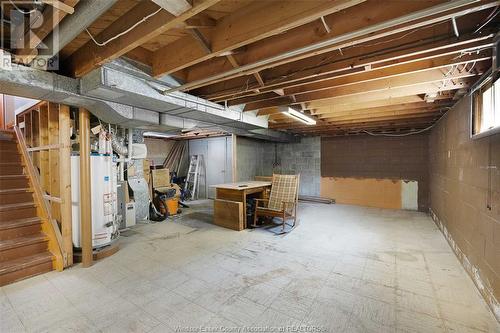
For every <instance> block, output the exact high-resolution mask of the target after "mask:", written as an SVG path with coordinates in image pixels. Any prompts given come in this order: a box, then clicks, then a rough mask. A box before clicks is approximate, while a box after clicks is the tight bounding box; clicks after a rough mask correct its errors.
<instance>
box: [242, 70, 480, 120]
mask: <svg viewBox="0 0 500 333" xmlns="http://www.w3.org/2000/svg"><path fill="white" fill-rule="evenodd" d="M479 74H481V72H480V73H477V74H476V73H468V72H465V71H464V72H463V73H459V72H456V73H452V74H450V75H448V76H445V73H444V72H443V71H442V70H439V69H433V70H429V71H424V72H419V73H413V74H408V75H402V76H398V77H393V78H382V79H379V80H374V81H371V82H364V83H360V84H353V85H349V86H341V87H334V88H330V89H325V90H320V91H315V92H310V93H304V94H297V95H294V99H293V100H292V99H291V98H290V97H288V96H285V97H278V98H273V99H268V100H264V101H258V102H252V103H248V104H246V105H245V108H244V111H251V110H258V109H261V108H269V107H277V106H284V105H290V104H300V103H309V102H313V101H319V100H332V101H334V100H340V99H342V98H345V97H353V96H354V97H356V96H357V100H354V101H357V102H361V101H363V96H366V95H367V94H369V93H378V94H387V96H384V97H383V99H385V98H389V97H401V96H409V95H416V94H425V93H428V92H437V91H443V90H451V89H457V87H461V86H464V83H463V82H461V80H462V79H467V78H470V77H474V76H476V75H479ZM445 81H446V82H448V81H455V82H456V84H454V83H450V84H448V85H446V84H445V83H443V82H445ZM424 87H425V88H424ZM426 89H429V90H426ZM415 91H417V92H415ZM392 93H396V95H392ZM398 93H403V94H404V95H399V94H398ZM382 96H383V95H382Z"/></svg>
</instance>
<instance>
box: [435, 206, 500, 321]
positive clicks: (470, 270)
mask: <svg viewBox="0 0 500 333" xmlns="http://www.w3.org/2000/svg"><path fill="white" fill-rule="evenodd" d="M429 213H430V215H431V218H432V220H433V221H434V223H436V225H437V227H438V228H439V230H441V232H442V234H443V236H444V238H445V239H446V241H447V242H448V244H449V245H450V247H451V249H452V250H453V252H454V253H455V255H456V256H457V258H458V260H459V261H460V263H461V264H462V266H463V267H464V269H465V271H466V272H467V274H469V276H470V278H471V279H472V281H473V282H474V284H475V285H476V288H477V289H478V290H479V292H480V293H481V295H482V296H483V298H484V300H485V301H486V304H488V306H489V308H490V309H491V311H492V312H493V315H494V316H495V318H496V319H497V321H498V322H500V303H499V302H498V300H497V299H496V298H495V295H494V294H493V290H492V289H491V287H490V286H489V284H488V283H485V281H484V280H483V279H482V277H481V272H480V271H479V268H478V267H476V266H474V265H473V264H471V262H470V260H469V258H467V256H466V255H465V253H463V252H462V250H461V249H460V248H459V247H458V245H457V243H455V241H454V240H453V237H452V236H451V234H450V233H449V232H448V229H446V226H445V225H444V224H443V222H441V220H440V219H439V217H438V216H437V215H436V214H435V213H434V212H433V211H432V209H431V208H429Z"/></svg>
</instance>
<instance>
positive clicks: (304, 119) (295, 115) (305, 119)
mask: <svg viewBox="0 0 500 333" xmlns="http://www.w3.org/2000/svg"><path fill="white" fill-rule="evenodd" d="M281 113H283V114H285V115H287V116H288V117H290V118H292V119H294V120H298V121H300V122H301V123H304V124H306V125H316V120H315V119H314V118H311V117H309V116H308V115H306V114H304V113H302V112H300V111H297V110H294V109H292V108H290V107H288V108H286V109H285V110H283V111H281Z"/></svg>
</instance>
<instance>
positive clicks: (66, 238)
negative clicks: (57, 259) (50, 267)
mask: <svg viewBox="0 0 500 333" xmlns="http://www.w3.org/2000/svg"><path fill="white" fill-rule="evenodd" d="M70 127H71V119H70V113H69V106H67V105H60V107H59V143H60V144H61V146H60V148H59V177H60V179H59V186H60V198H61V199H62V204H61V234H62V241H63V244H62V248H63V251H64V254H65V256H66V261H65V262H66V266H71V265H73V231H72V221H71V140H70V136H71V129H70Z"/></svg>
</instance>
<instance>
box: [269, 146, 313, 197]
mask: <svg viewBox="0 0 500 333" xmlns="http://www.w3.org/2000/svg"><path fill="white" fill-rule="evenodd" d="M276 147H277V151H278V154H277V156H278V165H275V166H274V169H273V170H274V172H277V173H284V174H300V188H299V193H300V194H301V195H312V196H319V195H320V182H321V171H320V167H321V138H320V137H306V138H302V139H301V141H300V142H297V143H291V144H278V145H277V146H276Z"/></svg>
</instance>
